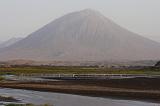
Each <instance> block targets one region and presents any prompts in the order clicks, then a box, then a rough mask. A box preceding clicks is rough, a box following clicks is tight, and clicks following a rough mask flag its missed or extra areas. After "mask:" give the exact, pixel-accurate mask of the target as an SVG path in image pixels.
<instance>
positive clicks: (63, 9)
mask: <svg viewBox="0 0 160 106" xmlns="http://www.w3.org/2000/svg"><path fill="white" fill-rule="evenodd" d="M86 8H92V9H94V10H98V11H100V12H101V13H103V14H104V15H105V16H106V17H108V18H110V19H112V20H113V21H115V22H116V23H118V24H119V25H121V26H123V27H125V28H127V29H129V30H131V31H133V32H136V33H139V34H141V35H143V36H145V37H148V38H151V39H154V40H157V41H159V42H160V0H0V41H4V40H7V39H9V38H11V37H21V36H22V37H23V36H27V35H28V34H30V33H31V32H33V31H35V30H37V29H38V28H40V27H42V26H43V25H45V24H47V23H49V22H50V21H52V20H54V19H55V18H58V17H60V16H62V15H64V14H66V13H69V12H73V11H78V10H82V9H86Z"/></svg>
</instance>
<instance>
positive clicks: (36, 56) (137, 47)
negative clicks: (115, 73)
mask: <svg viewBox="0 0 160 106" xmlns="http://www.w3.org/2000/svg"><path fill="white" fill-rule="evenodd" d="M0 59H1V60H12V59H32V60H61V61H105V60H119V61H120V60H146V59H160V43H157V42H154V41H152V40H149V39H147V38H144V37H142V36H139V35H137V34H135V33H132V32H130V31H128V30H126V29H124V28H122V27H120V26H119V25H117V24H115V23H114V22H112V21H111V20H109V19H107V18H106V17H105V16H103V15H102V14H101V13H99V12H97V11H94V10H90V9H87V10H83V11H79V12H74V13H70V14H67V15H65V16H63V17H61V18H58V19H56V20H54V21H53V22H51V23H49V24H47V25H46V26H44V27H42V28H41V29H39V30H38V31H36V32H34V33H32V34H30V35H29V36H28V37H27V38H25V39H23V40H21V41H19V42H17V43H15V44H13V45H11V46H9V47H7V48H4V49H1V50H0Z"/></svg>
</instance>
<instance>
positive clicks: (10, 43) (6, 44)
mask: <svg viewBox="0 0 160 106" xmlns="http://www.w3.org/2000/svg"><path fill="white" fill-rule="evenodd" d="M22 39H23V38H20V37H17V38H16V37H14V38H11V39H9V40H7V41H4V42H2V43H0V48H5V47H8V46H11V45H13V44H14V43H16V42H18V41H20V40H22Z"/></svg>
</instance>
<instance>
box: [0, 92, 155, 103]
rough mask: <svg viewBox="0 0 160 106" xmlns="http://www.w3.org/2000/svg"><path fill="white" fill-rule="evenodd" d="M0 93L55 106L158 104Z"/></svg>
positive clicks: (27, 93)
mask: <svg viewBox="0 0 160 106" xmlns="http://www.w3.org/2000/svg"><path fill="white" fill-rule="evenodd" d="M0 95H6V96H13V97H15V98H16V99H19V100H22V102H24V103H34V104H44V103H48V104H54V106H158V104H155V103H145V102H139V101H131V100H114V99H107V98H99V97H86V96H78V95H70V94H59V93H48V92H39V91H29V90H17V89H0Z"/></svg>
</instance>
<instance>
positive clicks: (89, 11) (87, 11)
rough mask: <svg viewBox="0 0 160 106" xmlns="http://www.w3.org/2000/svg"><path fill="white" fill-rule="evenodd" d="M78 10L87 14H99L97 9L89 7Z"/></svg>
mask: <svg viewBox="0 0 160 106" xmlns="http://www.w3.org/2000/svg"><path fill="white" fill-rule="evenodd" d="M80 12H81V13H87V14H100V12H99V11H97V10H94V9H90V8H88V9H84V10H81V11H80Z"/></svg>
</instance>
